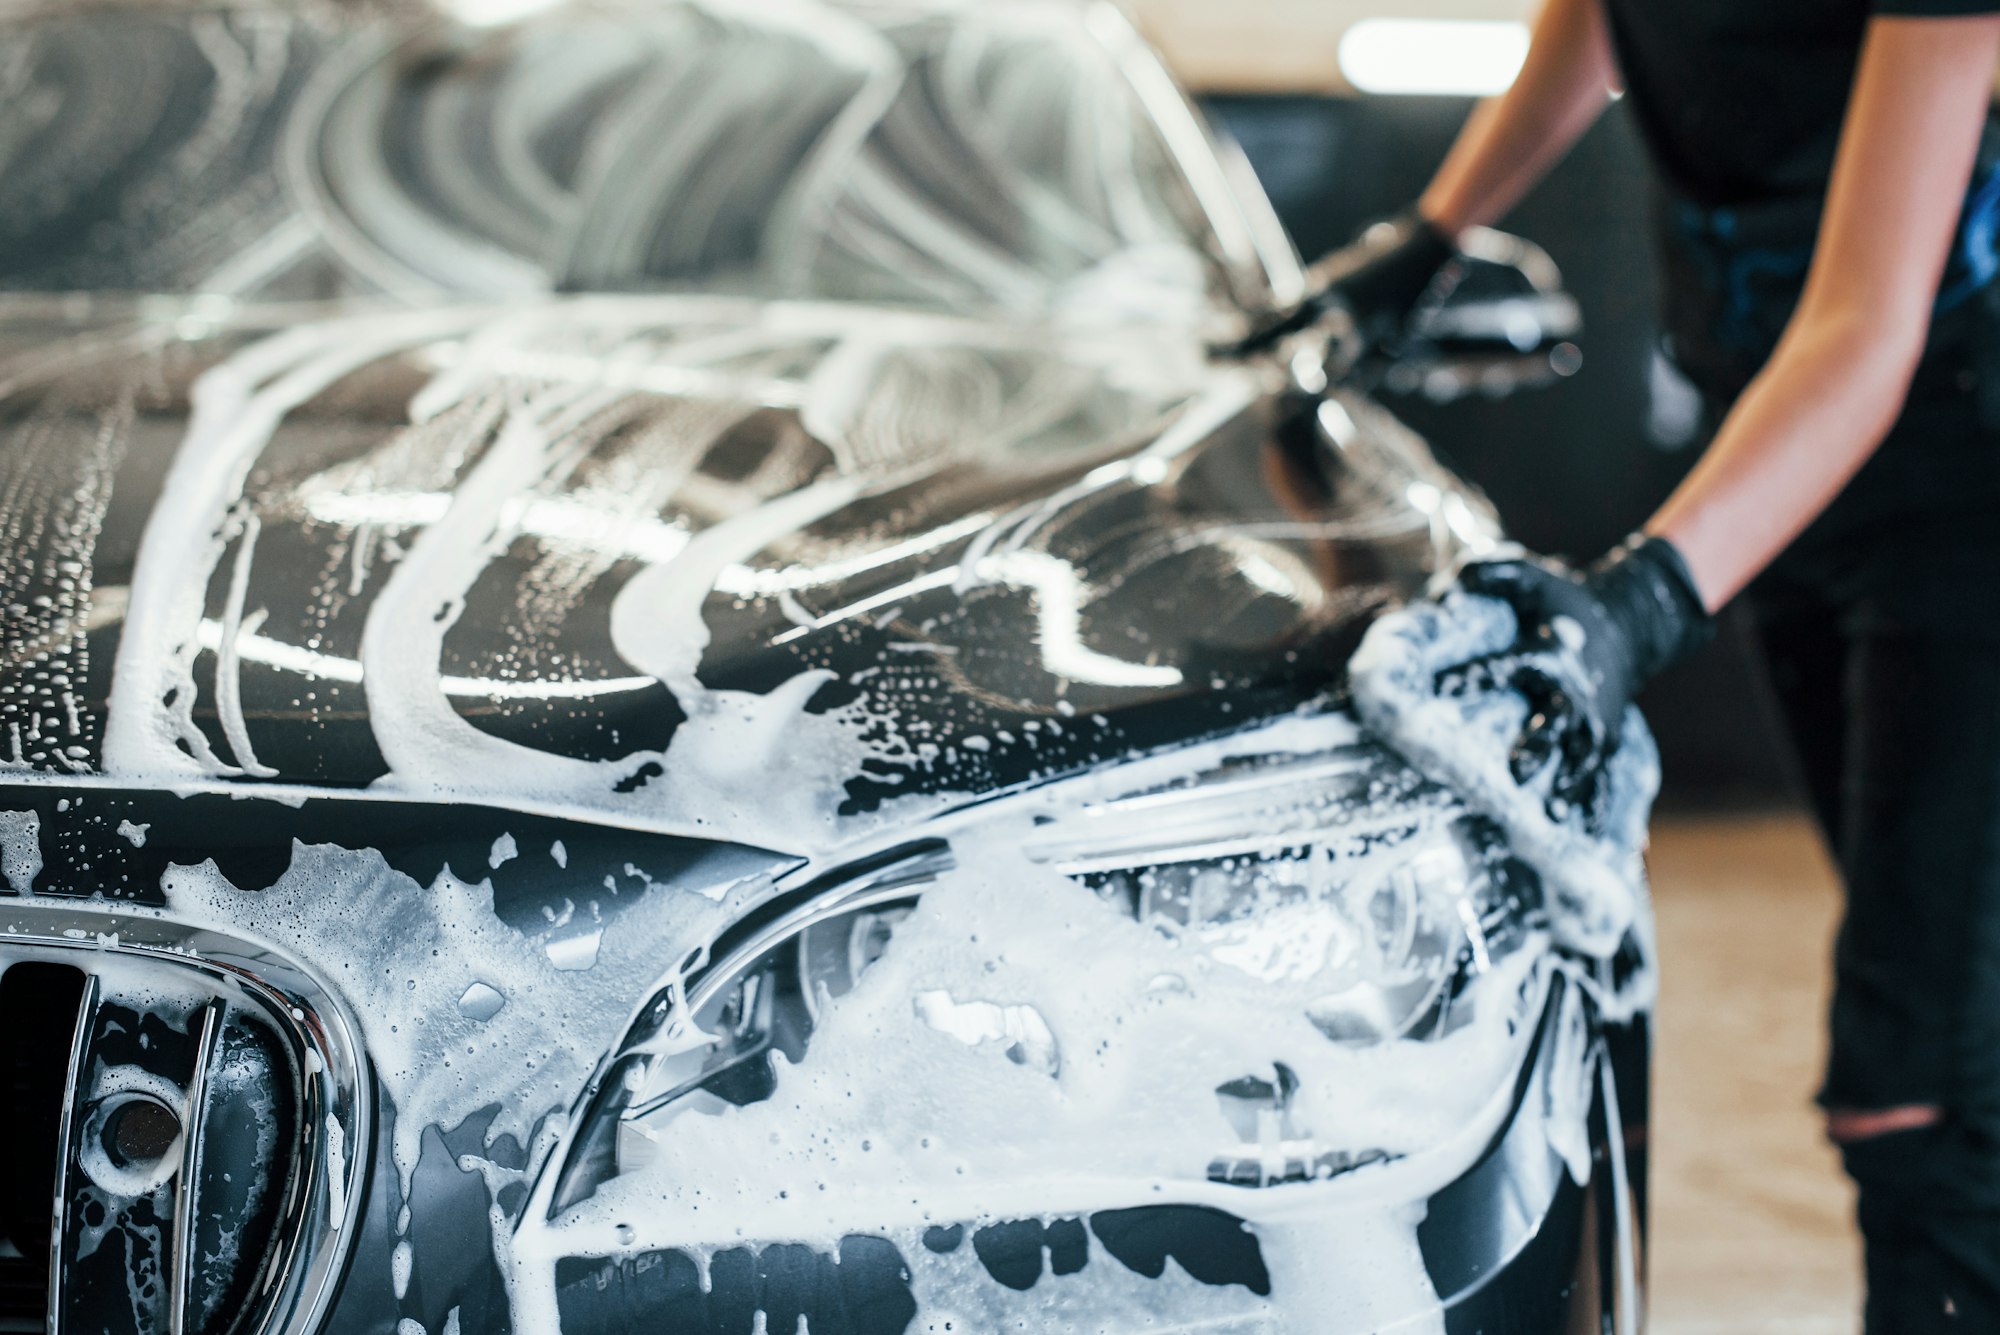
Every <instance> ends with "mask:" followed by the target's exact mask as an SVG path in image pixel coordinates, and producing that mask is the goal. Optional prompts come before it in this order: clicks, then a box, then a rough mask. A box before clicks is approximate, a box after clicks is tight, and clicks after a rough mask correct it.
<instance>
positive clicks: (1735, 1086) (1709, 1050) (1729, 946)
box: [1649, 816, 1860, 1335]
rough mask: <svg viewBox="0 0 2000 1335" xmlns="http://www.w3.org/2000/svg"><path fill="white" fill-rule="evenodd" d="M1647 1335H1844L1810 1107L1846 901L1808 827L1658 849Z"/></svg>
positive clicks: (1729, 828) (1848, 1315)
mask: <svg viewBox="0 0 2000 1335" xmlns="http://www.w3.org/2000/svg"><path fill="white" fill-rule="evenodd" d="M1653 840H1654V842H1653V857H1652V869H1653V883H1654V898H1655V902H1656V908H1657V911H1658V914H1659V921H1660V956H1661V961H1662V967H1661V998H1660V1010H1659V1044H1658V1053H1657V1062H1656V1066H1655V1085H1654V1091H1655V1094H1654V1132H1653V1173H1654V1176H1653V1181H1654V1183H1655V1186H1654V1196H1653V1229H1654V1233H1653V1236H1654V1252H1653V1260H1652V1268H1653V1295H1652V1297H1653V1302H1652V1313H1653V1319H1652V1324H1651V1326H1650V1328H1649V1329H1650V1331H1651V1332H1652V1335H1761V1333H1763V1332H1769V1333H1770V1335H1852V1333H1853V1332H1854V1331H1855V1330H1856V1329H1857V1328H1858V1323H1857V1320H1856V1316H1855V1313H1856V1312H1857V1310H1858V1306H1859V1294H1860V1280H1859V1275H1858V1271H1859V1264H1860V1258H1859V1252H1858V1243H1857V1242H1856V1240H1855V1236H1854V1230H1853V1226H1852V1223H1851V1215H1850V1211H1851V1209H1852V1197H1851V1195H1850V1193H1849V1190H1848V1187H1847V1183H1846V1179H1845V1178H1843V1177H1842V1176H1841V1173H1840V1170H1839V1166H1838V1162H1837V1160H1836V1159H1835V1157H1834V1154H1833V1151H1832V1150H1831V1149H1830V1148H1828V1147H1827V1146H1826V1145H1825V1143H1824V1141H1823V1140H1822V1139H1821V1136H1820V1130H1819V1122H1818V1118H1817V1116H1816V1114H1815V1112H1814V1109H1813V1107H1812V1103H1811V1099H1812V1094H1813V1090H1814V1088H1815V1084H1816V1081H1817V1079H1818V1076H1819V1067H1820V1061H1821V1056H1822V1053H1823V1051H1824V1048H1825V1037H1824V1033H1823V1029H1822V1017H1823V1013H1824V1009H1825V1001H1826V991H1827V960H1828V952H1829V950H1830V948H1831V942H1832V939H1833V931H1834V927H1835V924H1836V921H1837V917H1838V909H1839V890H1838V887H1837V883H1836V882H1835V880H1834V876H1833V871H1832V868H1831V867H1830V866H1829V865H1828V863H1827V861H1826V856H1825V853H1824V852H1823V851H1822V849H1821V846H1820V844H1819V841H1818V838H1817V837H1816V835H1815V834H1814V832H1813V829H1812V826H1811V825H1810V823H1809V822H1808V821H1806V820H1805V819H1804V818H1803V817H1799V818H1790V817H1770V816H1766V817H1729V818H1699V819H1695V818H1682V819H1673V820H1666V821H1662V822H1661V823H1660V824H1659V825H1657V826H1656V828H1655V830H1654V835H1653Z"/></svg>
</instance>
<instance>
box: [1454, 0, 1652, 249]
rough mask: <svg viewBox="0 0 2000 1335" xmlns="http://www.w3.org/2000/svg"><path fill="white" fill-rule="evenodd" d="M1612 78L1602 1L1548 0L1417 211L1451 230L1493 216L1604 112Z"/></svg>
mask: <svg viewBox="0 0 2000 1335" xmlns="http://www.w3.org/2000/svg"><path fill="white" fill-rule="evenodd" d="M1617 77H1618V71H1617V64H1616V62H1615V60H1614V59H1613V57H1612V52H1611V36H1610V33H1609V31H1608V29H1607V28H1606V26H1605V19H1604V10H1603V8H1602V6H1601V4H1600V3H1599V0H1548V2H1547V3H1546V4H1545V5H1543V7H1542V11H1541V13H1540V14H1539V15H1538V16H1537V17H1536V19H1535V25H1534V35H1533V41H1532V42H1531V43H1530V44H1529V47H1528V58H1527V61H1526V63H1525V64H1523V65H1522V67H1521V73H1520V75H1519V77H1517V78H1516V79H1515V80H1514V84H1513V86H1512V87H1511V88H1509V89H1508V90H1507V91H1506V92H1505V93H1502V94H1501V95H1500V96H1499V97H1496V98H1492V99H1490V100H1488V101H1486V102H1483V103H1481V104H1480V105H1479V107H1478V109H1477V110H1475V111H1474V112H1473V113H1472V116H1471V118H1470V119H1469V120H1467V121H1466V123H1465V128H1464V129H1463V130H1461V131H1460V132H1459V136H1458V140H1457V142H1455V143H1454V144H1453V145H1452V149H1451V152H1450V153H1449V154H1448V155H1446V157H1445V160H1444V165H1443V166H1441V167H1440V168H1439V169H1438V173H1437V175H1436V176H1435V177H1434V178H1432V181H1431V185H1430V188H1429V189H1427V190H1426V191H1425V192H1424V195H1423V198H1422V199H1421V200H1419V201H1418V204H1417V211H1418V212H1419V213H1421V214H1422V215H1423V216H1424V217H1426V218H1428V219H1429V220H1430V221H1431V222H1433V223H1435V224H1436V225H1437V226H1439V227H1440V228H1442V229H1444V231H1445V232H1447V233H1449V234H1451V235H1457V234H1458V233H1459V232H1462V231H1464V230H1465V229H1466V228H1468V227H1471V226H1474V225H1477V224H1481V223H1490V222H1493V221H1494V220H1496V219H1498V218H1499V217H1500V216H1501V215H1502V214H1504V213H1506V212H1507V210H1508V209H1510V208H1512V207H1513V206H1514V204H1515V203H1516V201H1518V200H1519V199H1520V198H1521V196H1522V195H1524V194H1526V193H1527V192H1528V190H1529V188H1530V187H1531V186H1533V185H1534V184H1535V182H1537V181H1539V180H1540V179H1541V178H1542V175H1543V173H1545V172H1546V171H1548V169H1549V168H1550V167H1551V166H1553V165H1554V164H1555V163H1556V161H1557V160H1558V159H1559V158H1561V157H1562V155H1563V154H1564V153H1566V152H1568V151H1569V147H1570V145H1572V144H1574V143H1575V142H1576V141H1577V139H1578V138H1579V137H1580V136H1581V135H1582V134H1583V132H1584V131H1585V130H1587V129H1589V128H1590V125H1591V122H1593V121H1595V120H1596V119H1597V118H1598V116H1599V115H1600V114H1602V113H1603V111H1604V108H1605V105H1606V104H1607V103H1608V102H1609V101H1610V97H1611V88H1612V85H1613V84H1614V83H1615V82H1616V81H1617Z"/></svg>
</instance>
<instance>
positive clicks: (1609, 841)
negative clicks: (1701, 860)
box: [1348, 592, 1660, 956]
mask: <svg viewBox="0 0 2000 1335" xmlns="http://www.w3.org/2000/svg"><path fill="white" fill-rule="evenodd" d="M1518 637H1519V625H1518V622H1517V620H1516V618H1515V615H1514V611H1513V609H1512V608H1511V607H1509V606H1508V605H1507V604H1506V603H1504V602H1501V601H1500V600H1498V599H1495V598H1487V597H1483V596H1478V595H1473V594H1467V593H1461V592H1451V593H1447V594H1445V595H1444V597H1443V598H1442V599H1441V600H1440V601H1437V602H1419V603H1413V604H1411V605H1410V606H1408V607H1405V608H1402V609H1400V610H1398V611H1395V612H1391V613H1388V614H1386V615H1384V616H1382V617H1381V618H1379V619H1378V620H1377V621H1376V622H1375V624H1374V625H1372V626H1370V627H1369V629H1368V633H1367V635H1366V637H1365V638H1364V639H1363V640H1362V642H1361V647H1360V648H1359V649H1358V650H1356V651H1355V654H1354V657H1353V659H1352V660H1351V662H1350V663H1349V667H1348V673H1349V679H1350V681H1351V682H1352V684H1353V688H1354V706H1355V709H1356V711H1357V712H1358V713H1359V714H1360V715H1361V718H1362V721H1363V722H1364V723H1366V724H1367V726H1368V728H1369V729H1370V731H1372V732H1373V733H1374V734H1375V735H1377V736H1378V737H1380V738H1382V739H1383V740H1384V741H1386V742H1387V743H1388V744H1389V745H1390V746H1392V747H1394V748H1395V750H1397V751H1398V752H1399V753H1401V754H1402V755H1403V756H1404V757H1405V758H1407V759H1408V760H1409V761H1410V763H1411V764H1412V765H1414V766H1415V767H1416V768H1417V769H1418V770H1420V771H1422V772H1423V773H1424V774H1425V775H1427V776H1429V777H1430V778H1432V779H1434V780H1436V781H1437V782H1439V783H1442V784H1444V785H1446V786H1447V787H1448V788H1450V789H1451V790H1452V791H1453V792H1455V793H1457V794H1458V795H1460V796H1461V797H1462V798H1463V799H1464V800H1465V802H1466V803H1467V805H1469V806H1470V807H1471V808H1472V809H1473V810H1475V811H1478V812H1480V813H1481V814H1482V815H1485V816H1488V817H1491V818H1492V819H1493V820H1494V821H1496V822H1498V824H1499V825H1500V827H1501V828H1502V829H1504V830H1505V831H1506V832H1507V837H1508V841H1509V843H1510V845H1511V846H1512V847H1513V849H1514V851H1515V852H1516V853H1517V854H1518V855H1519V856H1520V857H1521V859H1522V860H1523V861H1525V862H1526V863H1528V864H1529V865H1530V866H1532V867H1533V868H1534V869H1535V870H1536V871H1537V872H1538V873H1540V875H1541V877H1542V882H1543V885H1544V887H1545V889H1546V890H1547V892H1548V895H1549V899H1550V902H1551V907H1552V909H1553V910H1554V912H1555V920H1556V928H1557V931H1558V933H1559V935H1560V936H1561V938H1562V939H1563V941H1564V943H1565V944H1567V945H1569V946H1571V947H1573V948H1575V949H1577V950H1579V951H1582V952H1584V953H1585V954H1589V955H1597V956H1602V955H1608V954H1610V953H1611V952H1612V951H1613V950H1615V949H1617V947H1618V945H1619V943H1620V942H1621V941H1622V940H1623V939H1624V937H1625V934H1626V933H1627V932H1628V931H1629V930H1631V929H1632V927H1633V926H1634V925H1635V923H1636V922H1637V920H1638V918H1639V916H1640V913H1639V910H1640V906H1641V905H1642V903H1643V902H1644V898H1645V865H1644V850H1645V847H1646V824H1647V821H1648V819H1649V817H1650V814H1651V811H1652V802H1653V796H1654V794H1655V793H1657V792H1658V791H1659V781H1660V766H1659V753H1658V751H1657V750H1656V749H1655V747H1654V745H1653V738H1652V734H1651V733H1650V732H1648V731H1647V729H1646V724H1645V721H1644V720H1643V719H1642V718H1641V717H1640V716H1639V711H1638V710H1637V709H1633V708H1628V709H1627V711H1626V715H1625V719H1624V726H1623V731H1622V733H1621V735H1620V737H1619V743H1618V748H1617V750H1616V751H1615V752H1614V753H1613V755H1612V757H1611V759H1610V761H1609V763H1608V765H1607V768H1606V784H1607V786H1608V796H1607V798H1606V800H1605V803H1604V808H1605V809H1604V812H1603V813H1602V815H1601V817H1600V818H1599V819H1598V821H1597V828H1595V829H1592V828H1587V827H1586V825H1585V817H1584V813H1581V812H1574V811H1572V812H1568V813H1565V814H1564V815H1563V816H1562V817H1561V818H1558V817H1556V816H1552V815H1551V814H1550V811H1549V805H1550V804H1549V801H1548V798H1547V797H1546V795H1545V794H1543V793H1541V792H1538V791H1535V790H1534V789H1532V788H1530V787H1524V786H1523V785H1522V784H1521V783H1519V782H1517V781H1516V780H1515V778H1514V775H1513V773H1512V770H1511V769H1510V768H1509V764H1508V756H1509V753H1510V752H1511V750H1512V748H1513V745H1514V741H1515V739H1516V738H1517V737H1519V736H1520V734H1521V730H1522V726H1523V724H1524V722H1525V721H1526V719H1527V715H1528V702H1527V701H1526V700H1525V699H1524V698H1523V697H1522V696H1521V695H1520V694H1519V693H1517V692H1515V691H1512V690H1505V689H1498V690H1477V689H1475V690H1471V691H1467V692H1452V693H1444V692H1440V690H1439V689H1438V685H1437V683H1438V678H1439V675H1440V674H1441V673H1444V672H1446V671H1447V670H1448V669H1450V668H1453V667H1457V666H1460V665H1463V664H1466V663H1471V662H1475V661H1477V660H1480V659H1485V658H1492V657H1495V656H1498V655H1502V654H1507V653H1510V652H1512V651H1513V649H1514V647H1515V644H1516V641H1517V639H1518ZM1554 667H1555V668H1556V669H1557V670H1558V671H1559V672H1560V671H1561V670H1562V665H1561V664H1559V663H1558V664H1555V665H1554ZM1567 676H1568V677H1569V678H1571V679H1574V678H1575V677H1576V676H1577V674H1575V673H1573V672H1571V673H1568V674H1567Z"/></svg>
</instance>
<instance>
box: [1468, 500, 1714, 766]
mask: <svg viewBox="0 0 2000 1335" xmlns="http://www.w3.org/2000/svg"><path fill="white" fill-rule="evenodd" d="M1456 587H1457V588H1458V589H1461V590H1463V591H1464V592H1466V593H1471V594H1480V595H1483V596H1485V597H1488V598H1497V599H1499V600H1500V601H1501V602H1504V603H1506V604H1507V605H1508V606H1509V607H1511V608H1512V609H1513V611H1514V616H1515V618H1516V620H1517V621H1518V623H1519V626H1520V635H1519V639H1518V641H1517V644H1516V648H1517V649H1518V650H1521V651H1530V652H1532V651H1540V652H1542V653H1545V654H1547V655H1549V656H1550V657H1551V658H1552V659H1553V660H1554V661H1557V662H1560V663H1564V664H1568V665H1571V670H1569V671H1565V672H1563V673H1561V674H1560V677H1559V678H1557V679H1554V680H1552V681H1550V682H1549V683H1548V684H1547V687H1546V689H1548V690H1550V691H1555V692H1560V693H1561V694H1562V696H1563V697H1564V698H1563V699H1562V700H1548V699H1544V700H1539V701H1534V702H1533V703H1534V704H1535V705H1536V706H1537V710H1536V719H1537V721H1538V722H1539V723H1540V724H1541V725H1542V727H1541V730H1540V732H1539V733H1538V732H1537V730H1536V729H1535V728H1534V727H1531V728H1530V731H1529V734H1528V735H1526V736H1524V737H1523V739H1522V742H1521V745H1520V747H1519V748H1518V749H1517V751H1516V754H1515V757H1514V767H1515V770H1516V775H1517V777H1519V778H1525V777H1526V775H1525V773H1522V771H1524V770H1533V769H1538V768H1540V767H1541V766H1543V765H1545V764H1546V763H1548V761H1549V760H1550V759H1551V758H1559V759H1560V760H1561V761H1562V762H1563V767H1564V769H1565V770H1568V771H1570V772H1572V775H1573V776H1578V777H1580V776H1582V775H1583V774H1585V773H1587V771H1588V770H1590V769H1591V768H1594V767H1595V766H1596V765H1597V764H1600V763H1601V762H1602V760H1603V759H1604V758H1605V757H1607V756H1609V755H1610V754H1611V753H1612V752H1613V751H1614V750H1615V749H1616V748H1617V745H1618V737H1619V733H1620V730H1621V728H1622V726H1623V721H1624V717H1625V707H1626V706H1627V705H1628V704H1630V703H1631V701H1632V697H1633V696H1634V695H1636V694H1637V693H1638V691H1639V688H1640V687H1642V686H1644V685H1645V684H1646V683H1647V682H1648V681H1650V680H1652V678H1653V677H1655V676H1657V675H1658V674H1659V673H1661V672H1662V671H1664V670H1665V669H1666V668H1668V667H1670V666H1672V665H1673V664H1674V663H1676V662H1679V661H1680V660H1681V659H1682V658H1685V657H1686V656H1687V655H1688V654H1690V653H1692V652H1693V651H1694V650H1695V649H1697V648H1699V647H1700V646H1701V645H1702V644H1704V643H1706V642H1707V640H1708V639H1709V637H1710V636H1711V635H1712V634H1713V633H1714V619H1713V618H1712V617H1711V616H1710V615H1709V613H1708V610H1707V609H1706V607H1704V605H1703V603H1702V599H1701V594H1700V592H1699V591H1698V590H1697V589H1696V588H1695V584H1694V578H1693V576H1692V575H1690V574H1689V573H1688V568H1687V563H1686V562H1685V561H1683V560H1682V559H1681V555H1680V553H1679V552H1678V551H1677V550H1675V548H1674V545H1673V544H1672V543H1670V542H1668V541H1667V540H1666V539H1664V538H1656V537H1649V538H1635V539H1634V540H1632V541H1631V542H1628V543H1627V544H1626V545H1625V546H1622V547H1620V548H1618V549H1617V550H1616V551H1614V552H1612V553H1611V554H1610V555H1608V556H1606V557H1605V558H1604V559H1603V560H1601V561H1599V562H1597V564H1595V565H1593V566H1591V567H1590V568H1589V569H1588V570H1584V571H1573V570H1569V569H1566V568H1565V567H1563V566H1560V565H1558V564H1556V563H1555V562H1552V561H1547V560H1543V559H1540V558H1534V557H1524V558H1520V559H1514V560H1503V561H1486V562H1479V563H1476V564H1473V565H1469V566H1467V567H1465V568H1464V569H1463V570H1461V571H1460V572H1459V575H1458V579H1457V583H1456Z"/></svg>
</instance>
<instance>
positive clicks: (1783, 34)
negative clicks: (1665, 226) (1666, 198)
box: [1604, 0, 2000, 206]
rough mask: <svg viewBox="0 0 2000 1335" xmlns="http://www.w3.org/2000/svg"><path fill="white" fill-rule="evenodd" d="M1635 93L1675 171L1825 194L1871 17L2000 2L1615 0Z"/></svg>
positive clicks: (1685, 184)
mask: <svg viewBox="0 0 2000 1335" xmlns="http://www.w3.org/2000/svg"><path fill="white" fill-rule="evenodd" d="M1604 5H1605V9H1606V11H1607V12H1608V13H1609V15H1610V18H1611V29H1612V34H1613V40H1614V42H1615V44H1616V46H1617V50H1618V60H1619V65H1620V67H1621V68H1622V70H1623V72H1624V76H1625V89H1626V96H1627V97H1628V99H1629V100H1630V101H1631V103H1632V106H1633V108H1634V110H1635V111H1636V112H1637V114H1638V118H1639V122H1640V124H1641V125H1642V126H1643V128H1644V131H1645V134H1646V138H1647V140H1648V141H1649V142H1650V144H1651V145H1652V148H1653V152H1654V155H1655V156H1656V157H1657V158H1658V159H1659V163H1660V166H1661V168H1662V170H1663V171H1664V172H1665V173H1666V175H1667V177H1668V179H1669V181H1670V183H1671V184H1673V185H1674V186H1675V187H1677V188H1678V189H1679V190H1680V192H1681V193H1683V194H1685V195H1687V196H1688V197H1689V198H1691V199H1693V200H1694V201H1696V202H1698V203H1701V204H1706V205H1711V206H1722V205H1733V204H1742V203H1748V202H1751V201H1761V200H1771V199H1782V198H1787V197H1795V196H1800V195H1817V194H1821V193H1824V191H1825V189H1826V182H1827V177H1828V176H1829V174H1830V173H1831V172H1832V169H1833V158H1834V151H1835V149H1836V148H1837V146H1838V144H1839V140H1840V124H1841V117H1842V115H1843V114H1844V113H1845V112H1846V109H1847V98H1848V92H1849V90H1850V87H1851V86H1852V84H1853V82H1854V69H1855V65H1856V63H1857V61H1858V59H1859V57H1860V54H1861V42H1862V37H1863V34H1864V32H1865V30H1866V28H1867V26H1868V20H1869V19H1871V18H1873V17H1875V16H1877V15H1881V16H1885V17H1886V16H1930V17H1944V16H1952V15H1969V14H1995V13H2000V2H1996V0H1604Z"/></svg>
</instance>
